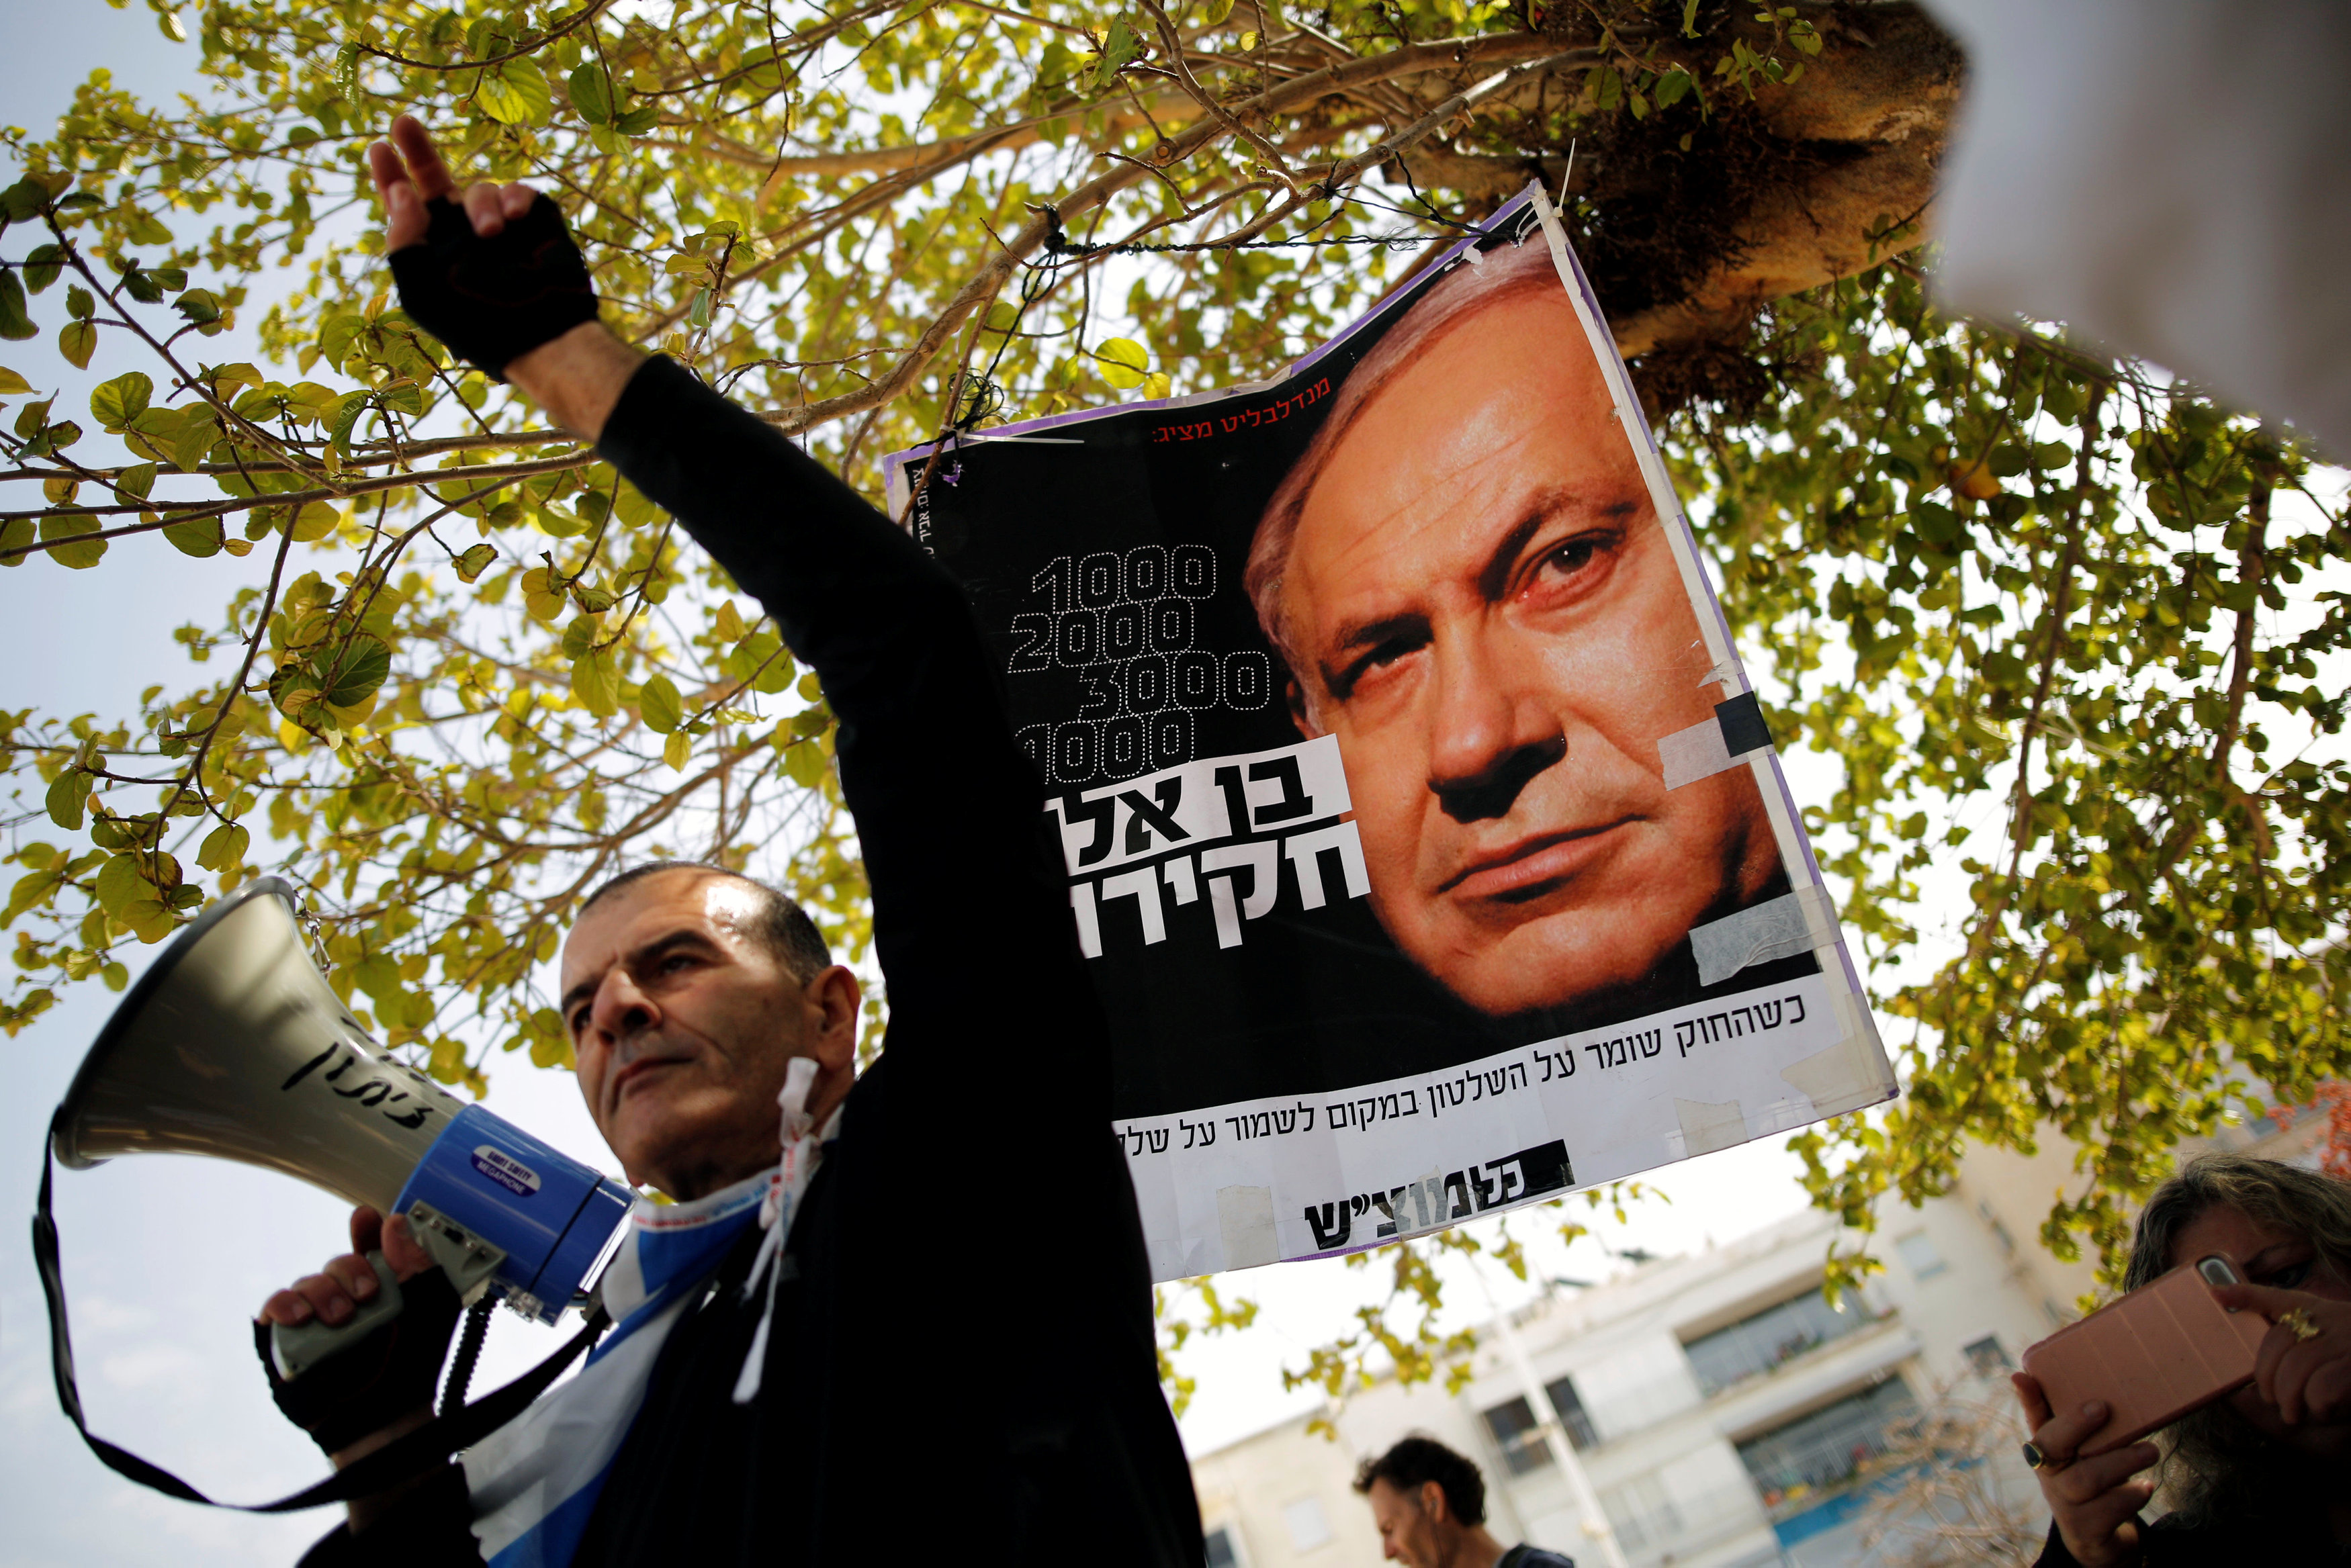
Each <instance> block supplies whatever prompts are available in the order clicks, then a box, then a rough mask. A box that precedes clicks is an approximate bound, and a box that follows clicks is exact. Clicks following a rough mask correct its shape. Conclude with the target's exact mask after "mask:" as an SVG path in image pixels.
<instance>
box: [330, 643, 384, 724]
mask: <svg viewBox="0 0 2351 1568" xmlns="http://www.w3.org/2000/svg"><path fill="white" fill-rule="evenodd" d="M312 668H313V669H314V670H316V671H317V674H318V677H319V692H320V693H321V695H323V696H324V697H325V698H326V700H327V701H329V702H330V703H332V704H333V705H334V706H336V707H338V708H355V707H357V706H358V705H359V704H360V703H361V702H364V701H367V700H368V699H369V698H370V697H372V696H374V695H375V692H376V689H377V688H378V687H380V686H381V685H382V684H383V683H384V680H385V679H386V678H387V677H388V676H390V675H391V674H392V649H389V648H387V647H385V646H384V645H383V643H382V642H381V641H380V640H378V639H375V638H372V637H355V638H353V639H350V641H349V642H347V643H345V644H343V645H342V647H341V648H340V649H337V650H336V652H335V653H334V655H333V656H332V657H331V658H322V659H313V660H312Z"/></svg>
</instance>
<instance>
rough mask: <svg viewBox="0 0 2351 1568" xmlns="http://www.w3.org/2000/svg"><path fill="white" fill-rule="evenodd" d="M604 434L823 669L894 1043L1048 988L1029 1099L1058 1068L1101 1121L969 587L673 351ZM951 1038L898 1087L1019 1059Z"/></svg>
mask: <svg viewBox="0 0 2351 1568" xmlns="http://www.w3.org/2000/svg"><path fill="white" fill-rule="evenodd" d="M599 450H600V452H601V453H602V454H603V456H604V457H605V458H606V459H607V460H609V461H610V462H611V463H612V465H613V466H614V467H615V468H617V469H619V470H620V471H621V472H622V473H623V474H625V475H627V476H628V478H629V480H630V482H631V483H633V484H635V485H636V486H637V488H638V489H639V490H641V491H643V492H644V493H645V494H646V495H647V496H648V497H650V498H651V499H652V500H653V501H654V502H656V503H657V504H660V505H662V506H664V507H665V508H667V509H668V510H669V511H670V512H671V513H673V514H675V515H676V517H677V519H678V521H679V522H680V523H682V524H684V526H685V529H686V531H687V532H688V533H690V534H691V535H693V536H694V537H695V540H696V541H697V542H698V543H699V544H700V545H702V546H703V548H705V549H706V550H708V551H709V552H710V554H711V555H712V556H715V557H716V559H717V561H718V563H719V565H721V566H724V567H725V568H726V570H727V572H728V573H729V574H730V575H731V576H733V577H734V579H735V581H736V582H737V584H739V585H740V586H741V587H743V588H744V589H745V590H746V591H747V592H748V593H750V594H752V595H753V596H754V597H757V598H758V600H759V602H760V603H761V604H762V605H764V606H765V607H767V610H768V614H769V615H771V616H773V617H774V618H775V619H776V624H777V626H778V628H779V629H780V630H781V632H782V635H783V639H784V641H785V643H786V645H787V646H789V648H790V649H791V650H792V652H793V653H794V654H795V655H796V656H797V657H798V658H799V659H800V660H801V661H802V662H803V663H805V664H807V665H809V666H810V668H812V669H813V670H815V671H816V673H817V676H818V678H819V679H820V680H821V681H822V682H823V685H824V692H825V697H826V699H827V701H829V702H830V703H831V707H832V711H833V713H834V715H835V717H836V718H837V720H838V721H839V731H838V733H837V736H836V742H835V743H836V757H837V760H838V763H839V767H840V774H841V791H842V794H843V796H844V797H845V798H846V800H847V802H848V805H849V808H850V811H851V812H852V815H854V816H855V817H856V820H857V834H858V841H859V844H860V846H861V847H862V852H863V856H864V861H865V869H866V875H867V878H868V881H869V884H870V886H871V888H872V898H873V920H874V946H875V950H876V951H877V954H878V956H879V958H880V960H881V964H882V969H883V974H884V976H885V977H886V979H887V981H888V984H889V999H890V1012H891V1020H892V1038H893V1043H894V1042H897V1041H899V1040H900V1039H902V1038H904V1037H914V1038H918V1039H920V1040H921V1041H923V1042H925V1048H926V1049H928V1048H929V1046H930V1045H931V1044H935V1043H938V1042H942V1041H945V1040H951V1039H954V1038H955V1037H956V1029H957V1025H958V1023H959V1022H960V1021H967V1020H968V1019H969V1018H970V1016H971V1014H972V1011H973V1008H974V1006H975V1004H976V1003H977V1004H979V1005H982V1006H986V1005H991V1004H992V1005H995V1006H998V1007H1003V1006H1006V1005H1009V1004H1013V1003H1014V1002H1017V1004H1018V1005H1019V1006H1021V1007H1024V1008H1027V1007H1032V1006H1033V1008H1034V1009H1035V1011H1034V1012H1032V1013H1030V1014H1029V1018H1030V1022H1031V1023H1032V1024H1033V1025H1034V1027H1030V1028H1027V1029H1024V1030H1023V1031H1022V1034H1023V1039H1024V1048H1025V1050H1026V1051H1027V1053H1028V1054H1029V1058H1028V1060H1026V1061H1024V1062H1023V1063H1022V1064H1020V1065H1021V1069H1022V1078H1023V1092H1024V1094H1026V1095H1028V1096H1030V1099H1029V1104H1030V1106H1032V1108H1035V1109H1043V1108H1046V1107H1044V1106H1040V1105H1039V1104H1038V1102H1037V1100H1036V1099H1035V1097H1034V1096H1036V1095H1037V1093H1038V1091H1039V1090H1040V1088H1043V1087H1044V1086H1045V1085H1051V1088H1052V1090H1054V1091H1058V1092H1057V1093H1056V1094H1055V1095H1054V1097H1055V1098H1056V1099H1061V1094H1063V1093H1065V1094H1066V1095H1067V1096H1069V1098H1068V1099H1066V1100H1062V1101H1061V1104H1060V1105H1059V1106H1055V1107H1054V1108H1055V1109H1057V1110H1060V1111H1062V1112H1066V1113H1067V1114H1068V1115H1070V1116H1074V1117H1077V1118H1079V1119H1080V1121H1081V1125H1083V1126H1084V1127H1085V1129H1086V1130H1087V1131H1088V1132H1089V1133H1092V1134H1095V1135H1097V1136H1098V1135H1099V1132H1100V1131H1101V1129H1102V1128H1103V1127H1106V1126H1107V1125H1108V1122H1109V1117H1110V1096H1109V1081H1110V1080H1109V1064H1108V1060H1107V1056H1106V1054H1105V1052H1104V1050H1103V1048H1102V1040H1103V1031H1102V1023H1101V1015H1100V1012H1099V1009H1098V1004H1097V1003H1096V1002H1095V1001H1094V999H1093V994H1092V986H1091V985H1090V984H1089V983H1088V981H1087V979H1086V975H1085V971H1084V960H1083V958H1082V957H1081V956H1080V954H1079V952H1078V949H1077V938H1076V932H1075V927H1074V925H1073V923H1072V922H1071V916H1070V909H1069V889H1068V886H1067V879H1066V877H1065V876H1064V875H1063V872H1062V867H1061V851H1060V846H1059V845H1058V844H1057V843H1056V842H1055V841H1054V840H1053V839H1052V838H1051V836H1050V832H1049V828H1048V822H1047V817H1046V814H1045V812H1044V809H1043V806H1044V801H1043V794H1042V786H1041V785H1040V783H1039V782H1038V779H1037V776H1036V774H1035V773H1034V772H1033V771H1032V770H1031V769H1030V767H1029V763H1028V760H1027V759H1026V758H1025V757H1024V756H1022V755H1021V753H1020V751H1019V746H1018V745H1017V744H1016V743H1015V742H1014V741H1013V739H1012V735H1011V732H1010V730H1009V728H1008V725H1007V723H1006V722H1005V718H1004V712H1003V708H1002V705H1001V701H1000V700H999V698H998V694H997V690H996V683H995V680H994V678H993V676H992V674H991V673H990V668H989V664H988V661H987V654H986V651H985V649H984V646H983V644H982V642H981V640H980V637H979V632H978V628H977V627H976V626H975V625H974V624H973V621H972V618H971V612H970V609H969V607H968V606H967V604H966V603H965V601H964V597H963V594H962V591H961V590H960V589H959V588H958V587H956V584H955V582H954V580H953V579H952V578H950V577H949V576H947V575H946V572H944V571H943V570H941V569H940V568H939V566H937V565H936V564H935V562H933V561H932V560H931V559H930V557H929V556H927V555H925V553H924V551H923V549H922V547H921V546H920V545H916V544H915V543H914V540H913V539H912V538H911V537H910V536H909V535H907V534H906V532H905V531H904V530H903V529H901V528H899V527H897V526H896V525H895V524H892V523H891V522H890V521H889V519H888V518H886V517H884V516H883V515H882V514H881V513H879V512H877V511H876V510H875V509H874V508H873V507H872V505H870V504H867V503H866V501H865V500H864V499H863V498H862V497H861V496H860V495H858V494H857V493H856V492H855V491H853V490H852V489H851V488H850V487H849V486H848V485H847V484H845V483H842V482H841V480H840V479H839V478H838V477H837V476H836V475H834V474H833V473H832V472H831V471H830V470H828V469H826V468H825V467H824V466H823V465H822V464H821V463H820V462H817V461H815V460H814V459H813V458H811V457H810V456H809V455H808V454H807V453H805V452H801V451H800V450H799V448H798V447H796V446H794V445H793V444H792V443H791V441H789V440H787V439H786V438H785V437H784V436H783V435H781V434H780V433H778V431H775V430H774V429H772V428H771V427H769V426H768V425H767V424H765V423H762V422H761V421H759V420H758V419H757V418H755V417H753V416H752V415H751V414H749V413H747V412H746V411H745V410H741V409H738V408H737V407H736V406H735V405H733V404H732V403H730V402H728V401H727V400H726V399H724V398H722V397H720V396H719V395H718V394H717V393H716V392H714V391H712V390H711V389H708V388H707V387H705V386H704V385H703V384H702V383H701V382H699V381H697V380H695V379H694V377H693V376H691V375H689V374H688V373H687V372H686V371H685V370H684V369H682V368H680V367H679V366H677V365H676V364H674V363H673V362H671V361H670V360H667V359H661V358H656V359H653V360H650V361H648V362H647V363H646V364H645V366H644V368H643V369H641V370H639V371H638V372H637V373H636V375H635V376H634V377H633V378H632V379H631V380H630V382H629V384H628V387H627V388H626V389H624V390H623V392H622V396H621V400H620V402H619V404H618V405H617V406H616V407H615V408H614V409H613V410H612V414H611V419H610V420H609V421H606V424H605V426H604V431H603V435H602V438H601V441H600V443H599ZM982 999H990V1000H988V1001H983V1000H982ZM917 1020H921V1021H922V1023H923V1027H922V1028H921V1029H919V1030H916V1029H910V1028H905V1027H904V1025H906V1024H909V1023H914V1022H915V1021H917ZM936 1054H939V1055H940V1056H942V1057H943V1058H949V1059H945V1060H940V1061H931V1062H920V1061H909V1060H905V1059H904V1055H905V1054H904V1052H903V1051H899V1050H896V1049H895V1048H894V1044H893V1055H896V1056H898V1057H900V1059H899V1060H898V1061H896V1062H895V1063H894V1064H893V1068H892V1072H893V1076H894V1078H895V1080H896V1082H897V1084H898V1085H899V1086H900V1091H899V1092H901V1093H904V1092H905V1091H906V1090H909V1089H914V1087H915V1080H917V1079H920V1080H922V1081H923V1083H924V1085H925V1089H924V1091H923V1092H924V1095H925V1097H926V1098H927V1097H929V1096H931V1095H932V1094H935V1093H949V1094H961V1093H965V1092H972V1091H977V1089H978V1088H979V1087H980V1086H981V1079H980V1077H979V1076H978V1075H983V1074H986V1073H991V1072H995V1071H997V1070H998V1069H1004V1068H1008V1066H1009V1064H1006V1063H1002V1062H997V1063H985V1062H982V1061H979V1060H977V1058H980V1057H983V1056H987V1055H988V1054H991V1053H988V1052H985V1051H980V1050H964V1051H954V1050H948V1051H941V1052H937V1053H936ZM1040 1056H1044V1057H1049V1058H1058V1059H1057V1060H1047V1061H1040V1060H1038V1057H1040ZM1039 1068H1047V1069H1049V1071H1048V1072H1046V1073H1044V1074H1042V1075H1040V1074H1038V1073H1037V1071H1036V1070H1037V1069H1039ZM957 1080H959V1081H957Z"/></svg>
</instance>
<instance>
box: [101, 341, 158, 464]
mask: <svg viewBox="0 0 2351 1568" xmlns="http://www.w3.org/2000/svg"><path fill="white" fill-rule="evenodd" d="M154 395H155V382H154V380H153V379H152V378H151V377H149V376H148V375H147V374H146V373H144V372H143V371H139V370H125V371H124V372H123V373H122V374H121V375H120V376H117V377H115V378H114V379H112V380H110V381H100V382H99V384H98V385H97V386H96V387H93V388H92V389H90V394H89V411H90V412H91V414H93V415H95V416H96V417H97V420H98V422H99V425H100V426H101V427H103V428H104V429H106V430H109V431H122V430H126V429H128V428H129V427H130V424H131V421H133V420H135V419H137V418H138V417H139V416H140V415H141V414H143V413H145V412H146V411H147V403H148V400H149V399H151V398H152V397H153V396H154ZM141 493H142V494H143V493H144V492H141Z"/></svg>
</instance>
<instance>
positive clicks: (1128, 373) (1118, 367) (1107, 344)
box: [1094, 337, 1151, 392]
mask: <svg viewBox="0 0 2351 1568" xmlns="http://www.w3.org/2000/svg"><path fill="white" fill-rule="evenodd" d="M1150 369H1151V351H1150V350H1149V349H1147V348H1144V346H1143V345H1142V344H1140V343H1137V342H1136V341H1135V340H1134V338H1132V337H1106V338H1104V339H1102V342H1101V343H1100V344H1099V345H1097V346H1096V347H1095V348H1094V371H1095V373H1096V374H1097V375H1099V376H1101V377H1102V379H1103V380H1105V381H1108V382H1109V383H1110V384H1111V385H1112V386H1113V387H1115V388H1117V389H1119V390H1120V391H1122V392H1131V391H1133V390H1134V389H1135V388H1137V387H1140V386H1141V385H1143V378H1144V375H1145V373H1147V372H1148V371H1149V370H1150Z"/></svg>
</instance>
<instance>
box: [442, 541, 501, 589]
mask: <svg viewBox="0 0 2351 1568" xmlns="http://www.w3.org/2000/svg"><path fill="white" fill-rule="evenodd" d="M497 559H498V553H497V551H496V549H494V548H493V547H491V546H490V545H486V544H484V545H468V546H467V547H466V548H465V553H464V554H462V555H460V556H458V557H457V558H456V559H455V561H453V562H452V563H450V564H451V565H452V566H455V567H456V568H457V577H458V580H459V581H461V582H467V583H470V582H473V581H475V580H476V579H477V578H479V577H480V576H481V575H482V574H483V573H484V572H486V571H488V570H489V569H490V568H491V567H492V566H496V564H497Z"/></svg>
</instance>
